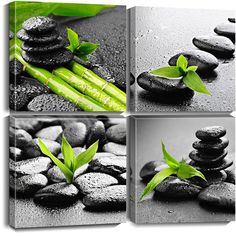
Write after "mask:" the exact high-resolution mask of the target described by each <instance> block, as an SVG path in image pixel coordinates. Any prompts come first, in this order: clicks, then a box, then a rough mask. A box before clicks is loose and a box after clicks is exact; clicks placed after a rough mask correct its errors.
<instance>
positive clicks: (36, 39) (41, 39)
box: [17, 29, 59, 44]
mask: <svg viewBox="0 0 236 236" xmlns="http://www.w3.org/2000/svg"><path fill="white" fill-rule="evenodd" d="M58 36H59V32H58V31H57V30H53V31H52V32H49V33H45V34H42V35H34V34H29V33H27V32H26V31H25V30H24V29H21V30H20V31H18V33H17V37H18V38H19V39H20V40H22V41H25V42H27V43H40V44H48V43H51V42H53V41H54V40H56V39H57V38H58Z"/></svg>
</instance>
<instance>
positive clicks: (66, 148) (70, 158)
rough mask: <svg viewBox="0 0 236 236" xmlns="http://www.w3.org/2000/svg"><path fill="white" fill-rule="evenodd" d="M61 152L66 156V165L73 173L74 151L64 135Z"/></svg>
mask: <svg viewBox="0 0 236 236" xmlns="http://www.w3.org/2000/svg"><path fill="white" fill-rule="evenodd" d="M61 152H62V154H63V156H64V163H65V165H66V167H67V168H68V169H70V170H71V171H72V172H73V165H74V158H75V157H74V151H73V149H72V147H71V145H70V144H69V143H68V141H67V140H66V137H65V136H64V134H62V143H61Z"/></svg>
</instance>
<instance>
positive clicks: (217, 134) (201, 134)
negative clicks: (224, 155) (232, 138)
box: [196, 126, 226, 141]
mask: <svg viewBox="0 0 236 236" xmlns="http://www.w3.org/2000/svg"><path fill="white" fill-rule="evenodd" d="M225 134H226V129H225V128H224V127H222V126H207V127H204V128H201V129H199V130H197V131H196V137H197V138H199V139H201V140H203V141H214V140H216V139H219V138H221V137H223V136H224V135H225Z"/></svg>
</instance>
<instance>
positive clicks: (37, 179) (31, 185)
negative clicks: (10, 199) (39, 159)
mask: <svg viewBox="0 0 236 236" xmlns="http://www.w3.org/2000/svg"><path fill="white" fill-rule="evenodd" d="M47 183H48V180H47V178H46V177H45V176H44V175H42V174H32V175H24V176H21V177H19V178H14V177H13V176H10V182H9V186H10V190H11V191H12V192H14V194H16V195H20V196H32V195H33V194H34V193H35V192H37V191H38V190H39V189H41V188H44V187H45V186H46V185H47Z"/></svg>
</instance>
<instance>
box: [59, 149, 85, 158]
mask: <svg viewBox="0 0 236 236" xmlns="http://www.w3.org/2000/svg"><path fill="white" fill-rule="evenodd" d="M85 150H86V149H84V148H82V147H74V148H73V151H74V155H75V157H76V156H78V155H79V154H80V153H81V152H84V151H85ZM57 158H58V159H60V160H64V157H63V154H62V153H59V154H58V156H57Z"/></svg>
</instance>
